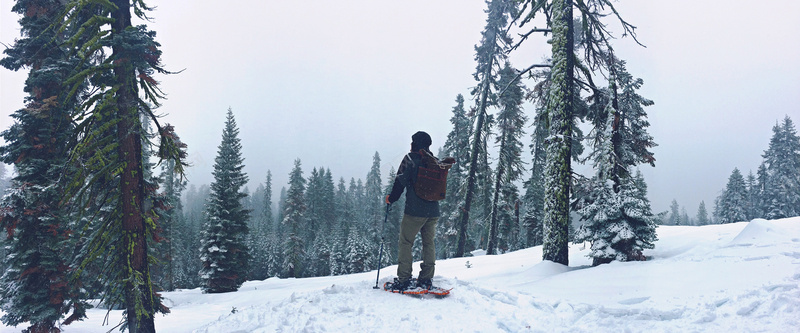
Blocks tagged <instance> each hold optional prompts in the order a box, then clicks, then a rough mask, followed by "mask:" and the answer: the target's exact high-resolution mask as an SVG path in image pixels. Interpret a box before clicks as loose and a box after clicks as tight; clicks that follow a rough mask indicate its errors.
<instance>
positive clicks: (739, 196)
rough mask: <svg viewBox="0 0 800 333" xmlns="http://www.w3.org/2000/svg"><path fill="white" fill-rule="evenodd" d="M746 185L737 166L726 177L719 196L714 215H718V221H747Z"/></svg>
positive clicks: (722, 222)
mask: <svg viewBox="0 0 800 333" xmlns="http://www.w3.org/2000/svg"><path fill="white" fill-rule="evenodd" d="M746 204H747V186H746V185H745V182H744V177H743V176H742V173H741V172H740V171H739V169H738V168H734V169H733V172H731V175H730V177H728V184H727V185H726V186H725V190H724V191H723V192H722V195H720V197H719V205H718V206H717V207H716V209H717V210H718V211H717V212H715V215H716V216H718V218H719V220H718V223H720V224H724V223H733V222H741V221H747V211H746V208H745V207H746Z"/></svg>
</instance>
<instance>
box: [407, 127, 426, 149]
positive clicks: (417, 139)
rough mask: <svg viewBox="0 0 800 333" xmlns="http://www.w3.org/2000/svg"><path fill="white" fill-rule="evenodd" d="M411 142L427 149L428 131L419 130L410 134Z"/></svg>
mask: <svg viewBox="0 0 800 333" xmlns="http://www.w3.org/2000/svg"><path fill="white" fill-rule="evenodd" d="M411 144H412V145H414V146H417V147H419V148H421V149H428V147H430V146H431V136H430V135H428V133H425V132H423V131H419V132H417V133H414V135H412V136H411Z"/></svg>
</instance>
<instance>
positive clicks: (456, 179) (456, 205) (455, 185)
mask: <svg viewBox="0 0 800 333" xmlns="http://www.w3.org/2000/svg"><path fill="white" fill-rule="evenodd" d="M452 113H453V116H452V117H451V118H450V123H451V124H452V125H453V129H452V130H451V131H450V133H449V134H448V135H447V140H446V141H445V143H444V145H443V149H442V151H441V153H440V154H439V158H444V157H447V156H450V157H453V158H455V160H456V163H455V164H453V166H452V167H451V168H450V170H449V171H448V173H447V192H448V193H447V197H445V199H444V200H442V201H441V202H440V211H441V217H440V218H439V222H438V223H437V224H436V229H437V231H436V234H437V239H436V246H437V250H436V253H438V254H440V255H441V256H442V257H444V258H450V257H452V254H453V253H454V252H455V250H456V242H457V239H456V237H455V236H456V234H457V231H456V224H457V223H458V221H459V220H460V219H461V207H463V206H464V191H465V185H466V183H465V180H466V172H467V170H466V168H465V165H466V162H467V161H469V140H470V137H471V134H472V121H471V119H470V117H468V116H467V111H466V110H465V109H464V96H462V95H461V94H458V95H457V96H456V106H454V107H453V110H452ZM390 179H392V180H390V182H389V185H390V186H391V184H392V181H393V178H390ZM398 206H399V207H402V206H401V205H398Z"/></svg>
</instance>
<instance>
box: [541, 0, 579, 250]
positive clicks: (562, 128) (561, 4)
mask: <svg viewBox="0 0 800 333" xmlns="http://www.w3.org/2000/svg"><path fill="white" fill-rule="evenodd" d="M552 8H553V15H552V25H553V27H552V28H553V29H552V30H553V38H552V41H551V43H552V50H553V70H552V74H551V88H550V95H549V98H548V107H547V109H548V113H549V117H550V136H549V137H548V139H547V140H548V144H547V162H546V165H545V176H544V177H545V203H544V221H543V224H544V226H543V227H544V228H543V229H544V230H543V232H544V248H543V253H542V259H543V260H550V261H553V262H556V263H560V264H563V265H568V264H569V236H568V235H569V194H570V193H569V192H570V177H571V165H570V164H571V158H572V153H571V147H572V122H573V100H574V96H573V95H574V78H573V76H574V67H575V60H574V58H573V57H574V52H573V35H572V31H573V30H572V1H571V0H554V1H553V5H552Z"/></svg>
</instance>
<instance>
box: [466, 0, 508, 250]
mask: <svg viewBox="0 0 800 333" xmlns="http://www.w3.org/2000/svg"><path fill="white" fill-rule="evenodd" d="M515 11H516V6H515V5H514V4H513V3H512V2H510V1H507V0H492V1H490V2H488V10H487V13H488V18H487V20H486V27H485V28H484V30H483V32H482V34H481V35H482V37H481V42H480V44H479V45H477V46H476V47H475V60H476V61H477V62H478V65H477V67H476V71H475V74H474V75H473V76H474V77H475V80H476V81H478V82H479V83H478V86H477V87H475V89H474V90H473V91H472V94H473V95H474V96H475V98H476V101H477V103H478V105H477V108H476V111H475V112H476V115H475V117H476V120H475V127H474V128H473V137H472V142H471V143H470V144H471V147H472V148H471V149H470V159H469V162H468V163H469V164H468V165H469V170H468V172H467V179H466V187H465V193H464V208H463V212H462V214H461V221H459V223H458V226H457V229H458V244H457V247H456V252H455V256H456V257H463V256H464V254H465V252H466V251H467V239H468V237H469V235H468V230H469V228H470V226H469V222H470V214H471V209H472V201H473V197H474V196H475V192H476V186H477V185H476V184H477V183H478V182H479V178H482V179H483V180H484V181H486V180H487V179H486V178H485V177H480V176H481V174H480V172H479V168H480V164H479V163H481V162H484V161H486V159H487V153H486V143H487V138H488V136H489V134H490V133H489V132H490V124H491V118H490V116H489V114H488V112H487V110H488V108H489V106H490V105H492V104H493V100H494V98H495V97H494V93H493V92H492V88H496V87H497V82H496V81H497V73H496V71H495V67H499V66H500V62H501V61H503V60H504V59H505V58H506V53H505V48H506V47H507V45H508V44H510V43H511V38H510V37H509V36H508V34H507V25H508V17H509V15H515V14H516V13H515ZM485 165H488V163H485ZM480 169H483V168H480ZM484 170H485V169H484ZM484 176H486V175H484ZM484 188H488V186H487V187H484ZM484 197H485V198H487V199H488V198H489V197H490V196H486V195H484Z"/></svg>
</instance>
